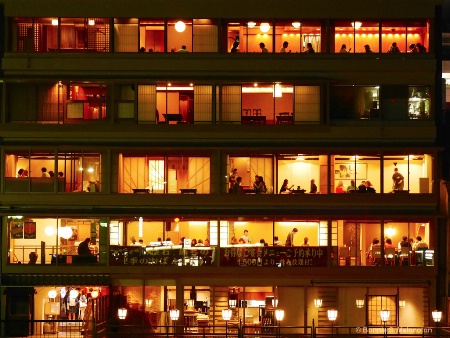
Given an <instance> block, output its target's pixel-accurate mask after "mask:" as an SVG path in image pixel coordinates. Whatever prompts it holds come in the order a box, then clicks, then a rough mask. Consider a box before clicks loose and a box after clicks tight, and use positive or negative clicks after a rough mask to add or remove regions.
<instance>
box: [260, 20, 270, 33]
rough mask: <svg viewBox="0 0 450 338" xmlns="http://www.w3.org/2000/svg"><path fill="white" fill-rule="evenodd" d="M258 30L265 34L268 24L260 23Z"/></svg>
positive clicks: (268, 28)
mask: <svg viewBox="0 0 450 338" xmlns="http://www.w3.org/2000/svg"><path fill="white" fill-rule="evenodd" d="M259 29H260V30H261V32H263V33H267V32H268V31H269V30H270V25H269V23H268V22H262V23H261V25H259Z"/></svg>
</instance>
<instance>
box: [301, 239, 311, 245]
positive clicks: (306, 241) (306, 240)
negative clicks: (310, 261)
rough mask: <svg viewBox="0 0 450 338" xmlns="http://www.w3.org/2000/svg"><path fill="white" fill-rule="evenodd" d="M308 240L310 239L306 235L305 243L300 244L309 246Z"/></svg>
mask: <svg viewBox="0 0 450 338" xmlns="http://www.w3.org/2000/svg"><path fill="white" fill-rule="evenodd" d="M308 241H309V238H308V237H305V238H304V239H303V243H302V244H300V246H309V243H308Z"/></svg>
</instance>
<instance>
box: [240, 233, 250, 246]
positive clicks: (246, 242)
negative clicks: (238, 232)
mask: <svg viewBox="0 0 450 338" xmlns="http://www.w3.org/2000/svg"><path fill="white" fill-rule="evenodd" d="M241 239H243V240H244V242H245V244H250V243H251V242H252V240H251V238H250V236H249V235H248V230H244V234H243V235H242V236H241Z"/></svg>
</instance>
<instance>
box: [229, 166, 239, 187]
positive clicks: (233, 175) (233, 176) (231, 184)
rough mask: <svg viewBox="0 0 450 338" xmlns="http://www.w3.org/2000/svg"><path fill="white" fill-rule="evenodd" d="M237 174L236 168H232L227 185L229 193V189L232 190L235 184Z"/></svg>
mask: <svg viewBox="0 0 450 338" xmlns="http://www.w3.org/2000/svg"><path fill="white" fill-rule="evenodd" d="M237 172H238V170H237V168H234V169H233V170H231V173H230V177H228V184H229V188H230V192H231V189H233V187H234V184H235V183H236V178H237Z"/></svg>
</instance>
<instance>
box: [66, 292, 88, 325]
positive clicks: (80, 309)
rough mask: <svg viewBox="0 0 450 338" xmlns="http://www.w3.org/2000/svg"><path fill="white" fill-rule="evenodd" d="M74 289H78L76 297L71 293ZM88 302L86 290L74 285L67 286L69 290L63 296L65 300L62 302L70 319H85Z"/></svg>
mask: <svg viewBox="0 0 450 338" xmlns="http://www.w3.org/2000/svg"><path fill="white" fill-rule="evenodd" d="M73 290H76V291H77V292H76V293H75V294H76V295H77V296H76V297H73V295H71V291H73ZM61 296H62V295H61ZM87 304H88V299H87V295H86V294H85V292H84V290H80V289H75V288H73V287H72V288H67V291H66V293H65V294H64V296H63V302H61V307H62V310H63V312H64V313H65V314H66V316H67V319H68V320H83V319H84V312H85V310H86V307H87Z"/></svg>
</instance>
